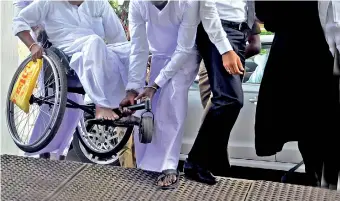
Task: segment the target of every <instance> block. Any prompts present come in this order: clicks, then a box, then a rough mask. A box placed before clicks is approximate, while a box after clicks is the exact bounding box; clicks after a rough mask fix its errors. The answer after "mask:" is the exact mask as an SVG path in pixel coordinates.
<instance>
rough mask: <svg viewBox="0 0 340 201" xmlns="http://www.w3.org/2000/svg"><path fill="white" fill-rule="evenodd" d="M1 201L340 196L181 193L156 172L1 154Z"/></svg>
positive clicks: (263, 186)
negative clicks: (159, 180) (159, 183)
mask: <svg viewBox="0 0 340 201" xmlns="http://www.w3.org/2000/svg"><path fill="white" fill-rule="evenodd" d="M0 159H1V172H0V174H1V200H2V201H21V200H22V201H40V200H43V201H48V200H53V201H59V200H60V201H108V200H110V201H111V200H117V201H123V200H126V201H137V200H154V201H167V200H169V201H170V200H183V201H189V200H221V201H222V200H223V201H246V200H247V201H265V200H268V201H269V200H273V201H274V200H275V201H283V200H287V201H288V200H289V201H291V200H296V201H297V200H301V201H306V200H317V201H319V200H325V201H326V200H327V201H328V200H329V201H340V192H337V191H329V190H324V189H319V188H312V187H304V186H296V185H289V184H281V183H273V182H266V181H248V180H239V179H230V178H220V179H219V182H218V184H217V185H214V186H208V185H204V184H201V183H197V182H194V181H191V180H187V179H185V178H181V185H180V186H179V188H178V189H176V190H166V191H164V190H159V189H157V188H156V187H155V186H154V182H155V179H156V177H157V176H158V175H157V174H155V173H152V172H143V171H141V170H138V169H124V168H120V167H108V166H101V165H92V164H82V163H77V162H69V161H49V160H44V159H34V158H26V157H18V156H9V155H2V156H1V157H0Z"/></svg>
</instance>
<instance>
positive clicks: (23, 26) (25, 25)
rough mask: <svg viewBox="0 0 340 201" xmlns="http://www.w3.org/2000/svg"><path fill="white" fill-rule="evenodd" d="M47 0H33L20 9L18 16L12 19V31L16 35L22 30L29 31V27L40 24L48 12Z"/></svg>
mask: <svg viewBox="0 0 340 201" xmlns="http://www.w3.org/2000/svg"><path fill="white" fill-rule="evenodd" d="M48 10H49V9H48V1H46V0H36V1H33V2H32V3H31V4H30V5H29V6H27V7H26V8H25V9H23V10H21V12H20V13H19V14H18V16H16V17H14V19H13V27H12V29H13V33H14V35H17V34H18V33H20V32H22V31H31V27H35V26H38V25H39V24H42V22H43V21H44V19H45V18H46V16H47V13H48Z"/></svg>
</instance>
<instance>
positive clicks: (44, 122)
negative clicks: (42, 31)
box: [6, 49, 67, 153]
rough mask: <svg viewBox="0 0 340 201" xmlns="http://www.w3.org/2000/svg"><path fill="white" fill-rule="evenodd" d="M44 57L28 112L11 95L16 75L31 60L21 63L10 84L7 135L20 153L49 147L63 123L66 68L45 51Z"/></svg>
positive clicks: (65, 96)
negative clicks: (12, 99)
mask: <svg viewBox="0 0 340 201" xmlns="http://www.w3.org/2000/svg"><path fill="white" fill-rule="evenodd" d="M45 53H46V54H45V55H44V56H43V68H42V70H41V72H40V75H39V79H38V81H37V83H36V88H35V89H34V91H33V94H32V96H31V99H30V109H29V113H28V114H26V113H24V112H23V111H22V110H21V109H20V108H19V107H17V106H16V105H15V104H14V103H13V102H12V101H10V96H11V93H12V90H13V87H14V85H15V83H16V81H17V79H18V76H19V75H20V73H21V72H22V71H23V69H24V68H25V66H26V65H27V64H28V63H29V62H30V60H31V58H27V59H26V60H25V61H24V62H22V63H21V65H20V66H19V68H18V70H17V71H16V72H15V74H14V77H13V79H12V81H11V84H10V87H9V90H8V95H7V104H6V107H7V108H6V113H7V114H6V118H7V125H8V127H9V131H10V135H11V137H12V139H13V140H14V142H15V144H16V145H17V146H18V147H19V148H20V149H21V150H23V151H25V152H29V153H34V152H37V151H40V150H41V149H43V148H45V147H46V145H48V144H49V143H50V142H51V141H52V139H53V137H54V136H55V134H56V133H57V131H58V129H59V126H60V124H61V122H62V118H63V116H64V112H65V109H66V101H67V79H66V73H65V68H64V66H63V64H61V63H60V62H59V59H58V57H57V56H56V55H55V54H54V53H53V52H51V51H49V50H48V49H47V50H45Z"/></svg>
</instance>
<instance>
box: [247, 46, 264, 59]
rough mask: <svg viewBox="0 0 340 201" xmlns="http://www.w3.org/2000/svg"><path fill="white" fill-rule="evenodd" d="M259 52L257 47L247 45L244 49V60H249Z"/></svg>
mask: <svg viewBox="0 0 340 201" xmlns="http://www.w3.org/2000/svg"><path fill="white" fill-rule="evenodd" d="M260 51H261V50H260V48H259V47H258V46H257V45H252V44H250V45H248V46H247V47H246V51H245V57H246V59H248V58H250V57H252V56H255V55H257V54H259V53H260Z"/></svg>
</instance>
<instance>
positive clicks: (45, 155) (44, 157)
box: [39, 153, 51, 159]
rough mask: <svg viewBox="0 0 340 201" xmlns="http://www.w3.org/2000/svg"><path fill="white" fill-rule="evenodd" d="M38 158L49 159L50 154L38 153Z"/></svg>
mask: <svg viewBox="0 0 340 201" xmlns="http://www.w3.org/2000/svg"><path fill="white" fill-rule="evenodd" d="M39 158H43V159H50V158H51V154H50V153H43V154H40V155H39Z"/></svg>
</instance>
